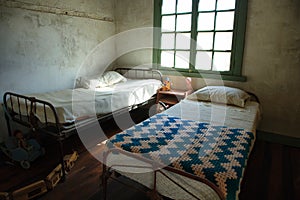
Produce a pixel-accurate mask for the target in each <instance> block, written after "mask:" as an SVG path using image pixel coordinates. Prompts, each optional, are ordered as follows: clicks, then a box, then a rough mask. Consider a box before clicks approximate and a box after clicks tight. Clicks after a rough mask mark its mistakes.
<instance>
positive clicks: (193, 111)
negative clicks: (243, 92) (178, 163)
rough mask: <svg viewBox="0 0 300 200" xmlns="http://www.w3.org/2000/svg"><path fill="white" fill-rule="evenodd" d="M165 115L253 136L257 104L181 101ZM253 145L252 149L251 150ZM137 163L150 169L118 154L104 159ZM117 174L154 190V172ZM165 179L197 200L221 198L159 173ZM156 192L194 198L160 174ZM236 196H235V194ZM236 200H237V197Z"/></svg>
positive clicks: (134, 170) (183, 179)
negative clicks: (223, 127) (243, 131)
mask: <svg viewBox="0 0 300 200" xmlns="http://www.w3.org/2000/svg"><path fill="white" fill-rule="evenodd" d="M164 113H165V114H168V115H171V116H175V117H180V118H182V119H190V120H195V121H199V122H208V123H211V124H214V125H225V126H228V127H232V128H243V129H245V130H248V131H251V132H253V133H254V135H255V133H256V126H257V123H258V121H259V118H260V110H259V104H258V103H257V102H253V101H248V102H247V103H246V105H245V108H239V107H235V106H229V105H222V104H212V103H209V102H198V101H192V100H187V99H185V100H183V101H181V102H180V103H178V104H176V105H175V106H173V107H171V108H169V109H168V110H166V111H165V112H164ZM252 147H253V144H252V146H251V150H252ZM129 163H131V164H134V165H135V164H137V165H139V166H149V164H146V163H145V162H141V161H139V160H137V159H134V158H132V157H129V156H127V155H121V154H109V156H108V158H107V164H108V166H112V165H115V164H124V165H126V164H127V165H128V164H129ZM113 168H114V169H115V170H116V171H118V172H119V173H120V174H122V175H124V176H126V177H128V178H130V179H132V180H135V181H137V182H139V183H141V184H143V185H144V186H146V187H148V188H151V189H153V185H154V181H153V172H152V171H151V170H149V169H145V168H144V169H141V168H134V167H133V168H128V167H125V168H124V167H113ZM162 171H163V172H164V173H166V174H167V175H168V176H170V177H172V179H173V180H175V181H176V182H177V183H180V185H182V186H183V187H184V188H186V189H187V190H188V191H190V192H191V193H192V194H194V195H195V196H197V197H198V198H199V199H205V200H217V199H220V198H219V196H218V194H217V193H216V192H215V191H214V190H213V189H212V188H211V187H209V186H208V185H206V184H204V183H201V182H198V181H195V180H192V179H190V178H187V177H184V176H181V175H179V174H175V173H172V172H169V171H166V170H162ZM157 191H158V192H159V193H160V194H162V195H164V196H167V197H169V198H172V199H181V200H183V199H184V200H185V199H186V200H188V199H195V198H194V197H193V196H191V195H189V194H187V193H186V192H184V191H183V190H182V189H180V188H179V187H178V186H176V185H175V184H174V183H172V182H171V181H169V180H168V179H167V178H166V177H164V176H162V175H158V176H157ZM237 195H238V194H237ZM236 199H238V197H237V198H236Z"/></svg>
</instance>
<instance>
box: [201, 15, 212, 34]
mask: <svg viewBox="0 0 300 200" xmlns="http://www.w3.org/2000/svg"><path fill="white" fill-rule="evenodd" d="M214 20H215V13H199V16H198V30H199V31H202V30H213V29H214Z"/></svg>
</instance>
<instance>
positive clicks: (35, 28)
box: [0, 0, 115, 141]
mask: <svg viewBox="0 0 300 200" xmlns="http://www.w3.org/2000/svg"><path fill="white" fill-rule="evenodd" d="M23 1H24V2H21V1H14V2H18V4H17V5H22V6H19V7H20V8H16V6H15V7H14V6H7V5H8V3H11V2H12V1H3V0H2V1H1V0H0V27H1V29H0V44H1V46H0V60H1V62H0V86H1V87H0V95H1V96H2V95H3V94H4V92H5V91H14V92H18V93H22V94H26V93H27V94H30V93H36V92H47V91H54V90H60V89H66V88H72V87H73V86H74V81H75V78H76V75H77V73H78V71H79V69H80V66H81V63H82V62H83V61H84V59H85V57H86V56H87V55H88V54H89V53H90V51H91V50H93V49H94V48H95V46H97V45H98V44H99V43H100V42H102V41H104V40H105V39H107V38H109V37H110V36H112V35H114V33H115V24H114V19H113V16H114V10H113V8H114V2H113V1H111V0H90V1H88V2H85V1H81V0H67V1H51V0H46V1H45V0H43V1H37V0H23ZM29 4H33V5H35V4H36V6H37V8H41V7H43V9H44V10H43V11H41V10H37V9H36V10H33V9H26V8H24V7H26V6H28V5H29ZM14 5H16V4H14ZM30 6H31V5H30ZM51 7H56V8H57V9H56V10H55V13H52V12H48V11H47V9H49V10H50V11H51ZM60 7H61V8H60ZM65 10H67V11H68V14H67V15H66V14H59V13H56V11H57V12H62V11H65ZM72 10H73V11H78V12H75V15H76V16H72V12H70V13H71V14H70V13H69V11H72ZM80 12H82V13H86V14H87V15H81V14H80ZM78 13H79V14H78ZM97 13H98V14H97ZM94 15H96V16H97V19H94V18H95V17H91V16H94ZM105 17H107V18H108V20H107V19H106V18H105ZM107 62H108V60H107V59H105V58H103V59H102V60H101V63H99V64H98V65H95V66H88V67H87V69H85V70H81V72H83V73H91V72H94V71H96V70H99V68H100V69H101V68H102V67H106V65H107V64H108V63H107ZM82 75H84V74H82ZM0 115H3V113H2V112H0ZM0 119H1V124H0V141H1V137H2V136H3V135H5V133H6V132H7V130H6V125H5V121H4V120H2V118H0Z"/></svg>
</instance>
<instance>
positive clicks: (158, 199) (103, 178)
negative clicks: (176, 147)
mask: <svg viewBox="0 0 300 200" xmlns="http://www.w3.org/2000/svg"><path fill="white" fill-rule="evenodd" d="M111 153H112V154H124V155H126V156H128V157H131V158H132V157H133V158H136V159H138V160H140V161H143V162H145V163H147V164H149V165H150V166H151V167H149V166H135V165H118V164H115V165H112V166H107V165H106V164H105V163H106V160H107V157H108V156H109V154H111ZM114 167H129V168H130V167H132V168H144V169H145V168H147V169H150V170H153V173H154V174H153V183H154V185H153V189H148V190H146V191H143V190H141V189H138V188H136V187H133V186H130V185H128V184H126V183H124V182H122V181H120V180H118V176H119V174H118V172H116V171H115V170H114V169H113V168H114ZM162 170H167V171H169V172H173V173H176V174H179V175H181V176H184V177H187V178H191V179H193V180H196V181H199V182H202V183H204V184H206V185H208V186H209V187H211V188H212V189H213V190H214V191H215V192H216V193H217V195H218V196H219V197H220V199H221V200H225V197H224V195H223V193H222V192H221V190H220V189H219V188H218V187H217V186H216V185H215V184H214V183H212V182H210V181H209V180H207V179H204V178H200V177H199V176H195V175H193V174H191V173H187V172H185V171H182V170H178V169H176V168H173V167H170V166H163V165H161V164H159V163H157V162H154V161H153V160H149V159H147V158H145V157H142V156H139V155H136V154H132V153H130V152H128V151H125V150H122V149H119V148H111V149H108V150H107V151H105V152H104V153H103V164H102V174H101V175H100V186H101V187H102V189H103V194H102V198H103V200H106V199H107V184H108V179H109V178H111V179H112V180H114V181H117V182H119V183H121V184H123V185H125V186H127V187H130V188H131V189H135V190H138V191H140V192H145V193H147V195H148V196H149V197H150V198H151V200H162V199H163V197H162V196H161V195H160V194H159V193H158V192H157V190H156V184H157V182H156V180H157V174H161V175H163V176H164V177H166V178H167V179H168V180H169V181H171V182H172V183H174V184H175V185H177V186H178V187H179V188H181V189H182V190H183V191H185V192H186V193H187V194H189V195H191V196H192V197H194V198H195V199H198V200H200V199H199V197H197V196H195V195H194V194H193V193H191V192H190V191H188V190H187V189H186V188H184V187H183V186H182V185H180V184H179V183H177V182H176V181H174V180H173V179H172V178H171V177H169V176H168V175H167V174H166V173H164V172H163V171H162Z"/></svg>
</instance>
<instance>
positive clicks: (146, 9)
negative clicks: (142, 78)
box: [115, 0, 154, 66]
mask: <svg viewBox="0 0 300 200" xmlns="http://www.w3.org/2000/svg"><path fill="white" fill-rule="evenodd" d="M115 2H116V3H115V21H116V33H121V34H122V32H125V31H128V30H130V31H133V30H134V29H138V28H147V27H152V26H153V2H154V1H153V0H115ZM143 40H144V41H147V42H148V44H150V45H152V44H153V42H152V41H153V33H152V30H150V29H148V30H147V29H146V30H145V34H144V35H143ZM145 46H146V45H145ZM147 46H148V45H147ZM122 47H123V46H122ZM119 48H120V46H118V42H116V51H117V52H119ZM118 55H119V58H118V59H117V60H116V65H117V66H138V65H143V64H148V63H152V49H149V48H144V49H139V50H136V49H134V48H133V49H132V51H130V52H128V53H126V54H120V53H119V54H118Z"/></svg>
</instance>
